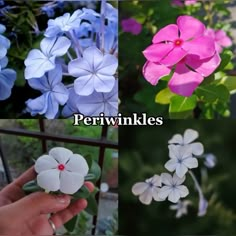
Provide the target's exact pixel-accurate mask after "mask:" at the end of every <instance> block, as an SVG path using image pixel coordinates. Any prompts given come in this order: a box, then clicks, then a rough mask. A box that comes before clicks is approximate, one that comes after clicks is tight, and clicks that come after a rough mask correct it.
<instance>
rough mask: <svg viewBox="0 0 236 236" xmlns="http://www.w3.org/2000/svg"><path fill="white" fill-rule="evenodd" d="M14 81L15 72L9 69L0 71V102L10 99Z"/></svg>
mask: <svg viewBox="0 0 236 236" xmlns="http://www.w3.org/2000/svg"><path fill="white" fill-rule="evenodd" d="M15 80H16V72H15V71H14V70H11V69H3V70H1V71H0V100H1V101H2V100H5V99H7V98H9V97H10V95H11V90H12V88H13V85H14V82H15Z"/></svg>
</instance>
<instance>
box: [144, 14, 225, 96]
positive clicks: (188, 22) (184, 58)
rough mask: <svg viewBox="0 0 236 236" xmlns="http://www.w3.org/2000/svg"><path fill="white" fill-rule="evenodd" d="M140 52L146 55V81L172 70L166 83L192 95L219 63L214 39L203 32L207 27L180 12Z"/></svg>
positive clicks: (182, 94)
mask: <svg viewBox="0 0 236 236" xmlns="http://www.w3.org/2000/svg"><path fill="white" fill-rule="evenodd" d="M152 43H153V44H152V45H151V46H149V47H147V48H146V49H145V50H144V52H143V54H144V56H145V58H146V59H147V62H146V63H145V65H144V67H143V75H144V77H145V78H146V80H147V81H148V82H150V83H151V84H152V85H156V84H157V83H158V81H159V80H160V79H161V78H162V77H164V76H167V75H170V74H171V72H173V75H172V74H171V79H170V80H169V83H168V86H169V88H170V90H171V91H172V92H173V93H176V94H179V95H181V96H186V97H188V96H191V95H192V93H193V92H194V91H195V89H196V88H197V87H198V85H199V84H201V83H202V81H203V80H204V78H205V77H208V76H209V75H211V74H212V73H213V72H214V71H215V69H216V68H217V67H218V66H219V64H220V62H221V58H220V56H219V53H218V51H217V48H216V46H215V40H214V39H213V38H212V37H209V36H206V27H205V25H204V24H203V23H202V22H200V21H199V20H198V19H195V18H193V17H191V16H187V15H185V16H180V17H178V19H177V24H170V25H167V26H166V27H164V28H163V29H161V30H160V31H159V32H157V33H156V35H155V36H154V37H153V40H152Z"/></svg>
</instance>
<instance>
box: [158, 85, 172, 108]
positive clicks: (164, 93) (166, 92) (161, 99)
mask: <svg viewBox="0 0 236 236" xmlns="http://www.w3.org/2000/svg"><path fill="white" fill-rule="evenodd" d="M173 96H175V94H174V93H172V92H171V91H170V89H169V88H165V89H163V90H161V91H160V92H159V93H158V94H157V95H156V98H155V102H156V103H160V104H164V105H166V104H169V103H170V99H171V98H172V97H173Z"/></svg>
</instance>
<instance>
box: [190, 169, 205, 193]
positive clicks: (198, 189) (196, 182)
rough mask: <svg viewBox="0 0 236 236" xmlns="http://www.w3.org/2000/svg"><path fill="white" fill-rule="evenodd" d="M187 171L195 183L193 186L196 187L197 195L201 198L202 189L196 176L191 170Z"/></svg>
mask: <svg viewBox="0 0 236 236" xmlns="http://www.w3.org/2000/svg"><path fill="white" fill-rule="evenodd" d="M188 172H189V174H190V176H191V177H192V179H193V182H194V184H195V186H196V188H197V191H198V194H199V197H200V198H202V197H203V193H202V189H201V187H200V184H199V183H198V181H197V178H196V176H195V175H194V173H193V172H192V171H191V170H189V171H188Z"/></svg>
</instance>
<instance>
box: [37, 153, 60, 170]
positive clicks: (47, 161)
mask: <svg viewBox="0 0 236 236" xmlns="http://www.w3.org/2000/svg"><path fill="white" fill-rule="evenodd" d="M57 166H58V162H57V161H56V160H55V159H53V158H52V157H51V156H49V155H43V156H41V157H39V158H38V159H37V161H36V162H35V165H34V169H35V171H36V172H37V173H40V172H42V171H45V170H49V169H54V168H57Z"/></svg>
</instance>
